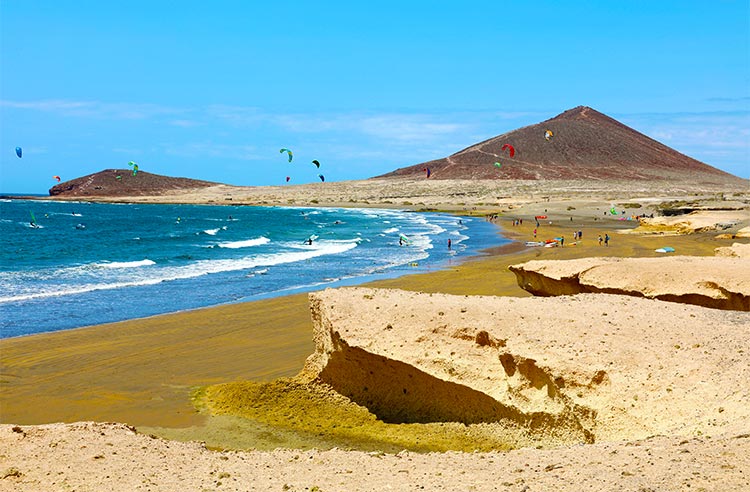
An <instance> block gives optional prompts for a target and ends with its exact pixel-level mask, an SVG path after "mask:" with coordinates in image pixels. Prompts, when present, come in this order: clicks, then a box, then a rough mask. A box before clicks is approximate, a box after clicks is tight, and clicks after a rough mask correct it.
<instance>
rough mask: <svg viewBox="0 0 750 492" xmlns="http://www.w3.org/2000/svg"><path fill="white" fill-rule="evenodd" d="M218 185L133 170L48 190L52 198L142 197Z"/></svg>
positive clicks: (109, 171)
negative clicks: (136, 172) (134, 173)
mask: <svg viewBox="0 0 750 492" xmlns="http://www.w3.org/2000/svg"><path fill="white" fill-rule="evenodd" d="M217 184H219V183H212V182H210V181H199V180H196V179H189V178H173V177H169V176H161V175H159V174H151V173H147V172H144V171H138V174H136V175H135V176H134V175H133V170H132V169H105V170H104V171H100V172H98V173H94V174H89V175H88V176H82V177H80V178H76V179H72V180H70V181H65V182H64V183H60V184H58V185H55V186H53V187H52V188H50V190H49V194H50V195H51V196H115V197H116V196H142V195H160V194H163V193H166V192H169V191H179V190H182V191H184V190H190V189H195V188H205V187H208V186H214V185H217Z"/></svg>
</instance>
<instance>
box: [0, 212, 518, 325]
mask: <svg viewBox="0 0 750 492" xmlns="http://www.w3.org/2000/svg"><path fill="white" fill-rule="evenodd" d="M32 222H33V223H34V225H35V226H36V227H35V226H34V225H32ZM0 237H2V247H1V248H0V338H7V337H14V336H20V335H28V334H33V333H41V332H50V331H57V330H65V329H70V328H76V327H81V326H88V325H94V324H100V323H107V322H112V321H121V320H128V319H135V318H142V317H146V316H152V315H157V314H163V313H170V312H177V311H183V310H187V309H194V308H200V307H207V306H215V305H220V304H226V303H235V302H243V301H250V300H255V299H262V298H266V297H271V296H278V295H285V294H291V293H296V292H304V291H311V290H317V289H323V288H326V287H334V286H342V285H354V284H359V283H362V282H365V281H370V280H375V279H378V278H385V277H393V276H398V275H403V274H408V273H415V272H424V271H428V270H434V269H440V268H445V267H446V266H448V265H450V264H451V263H452V262H455V261H458V260H459V259H461V258H466V257H468V256H471V255H477V254H480V251H481V250H482V249H486V248H488V247H491V246H497V245H499V244H502V243H503V242H506V241H507V240H505V239H503V238H502V237H501V236H499V234H498V231H497V228H496V227H495V226H494V225H492V224H491V223H488V222H486V221H484V220H482V219H481V218H480V219H477V218H468V217H457V216H454V215H449V214H441V213H417V212H410V211H404V210H391V209H356V208H297V207H294V208H293V207H254V206H226V205H221V206H219V205H216V206H212V205H151V204H143V205H142V204H100V203H88V202H54V201H33V200H2V201H0ZM449 239H450V240H451V248H450V250H449V249H448V240H449Z"/></svg>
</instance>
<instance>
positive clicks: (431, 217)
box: [0, 202, 511, 339]
mask: <svg viewBox="0 0 750 492" xmlns="http://www.w3.org/2000/svg"><path fill="white" fill-rule="evenodd" d="M92 203H96V202H92ZM131 205H136V206H137V205H139V204H138V203H132V204H131ZM185 205H187V206H189V207H195V206H196V205H197V206H211V205H210V204H185ZM264 207H265V206H264ZM278 208H279V209H281V208H287V209H298V208H299V209H304V210H329V211H330V210H345V209H346V208H349V209H352V210H358V209H359V207H345V208H342V207H322V206H316V205H309V206H306V207H299V206H289V207H278ZM375 210H377V209H375ZM382 210H383V212H385V211H387V210H389V209H387V208H383V209H382ZM392 211H393V210H392ZM396 212H397V213H399V214H402V215H404V216H408V215H414V216H419V217H423V218H422V219H418V220H422V221H425V220H426V221H430V222H432V221H441V222H444V223H451V224H452V223H453V222H451V221H453V220H454V219H452V218H451V217H453V218H459V217H469V215H464V214H457V213H455V212H418V211H415V210H410V209H407V208H399V209H398V210H397V211H396ZM367 213H369V212H367ZM471 217H472V219H473V220H472V222H473V225H470V226H468V228H469V229H468V231H467V232H466V233H467V234H469V239H468V241H466V242H464V243H463V244H462V245H461V246H460V247H455V244H456V243H455V241H456V239H455V238H454V251H453V252H451V251H448V250H445V246H444V244H443V243H440V242H439V241H437V240H436V239H433V240H432V247H431V248H432V249H430V250H428V251H427V253H429V257H427V258H424V259H421V260H419V261H418V263H417V261H414V262H413V263H403V264H399V265H391V264H389V265H386V266H384V267H383V268H382V269H378V270H374V269H370V271H367V270H366V269H360V270H361V271H360V270H351V271H350V273H346V274H341V275H331V278H328V279H322V277H321V279H320V281H318V280H316V279H306V281H294V280H292V281H291V282H289V285H283V284H281V285H275V286H273V290H270V287H268V289H269V290H267V291H265V292H263V291H262V290H261V289H256V290H257V291H259V292H252V293H247V294H246V295H243V296H242V297H240V296H234V297H231V296H225V298H224V299H219V298H214V299H210V300H209V299H206V298H196V302H193V303H190V304H193V306H186V307H183V306H182V305H179V303H175V305H166V304H165V305H164V309H169V308H172V309H174V310H171V311H167V312H158V311H157V310H156V309H153V310H142V312H143V313H144V314H143V315H142V316H138V315H137V313H127V314H133V315H134V317H129V318H126V319H124V318H123V319H118V316H106V317H103V316H96V317H89V318H88V319H80V321H88V323H86V324H80V325H78V326H70V327H66V326H65V325H64V324H62V325H61V326H63V327H59V326H58V325H56V324H51V325H48V327H47V328H46V329H45V330H44V331H34V330H40V326H39V323H38V321H37V320H34V319H30V321H29V322H28V323H27V324H26V325H24V327H26V331H29V332H28V333H22V334H18V335H13V336H5V337H2V338H0V339H10V338H19V337H27V336H33V335H41V334H49V333H54V332H57V331H67V330H78V329H84V328H89V327H93V326H99V325H103V324H111V323H117V322H128V321H136V320H143V319H149V318H153V317H158V316H163V315H170V314H178V313H184V312H190V311H194V310H198V309H204V308H212V307H219V306H226V305H233V304H241V303H246V302H255V301H260V300H265V299H272V298H277V297H285V296H292V295H295V294H301V293H307V292H313V291H317V290H322V289H325V288H337V287H346V286H355V285H362V284H367V283H370V282H377V281H380V280H389V279H394V278H398V277H401V276H405V275H412V274H417V273H423V272H431V271H438V270H440V269H444V268H450V267H451V266H452V265H456V264H460V263H462V262H464V261H468V260H470V259H471V258H473V257H475V256H483V255H486V254H487V253H486V252H487V251H489V250H492V249H493V248H495V247H497V245H498V244H501V245H502V244H503V243H507V242H509V241H511V239H509V238H506V237H503V235H502V232H501V231H500V229H499V228H498V227H497V226H496V225H495V224H491V223H489V224H488V223H487V221H486V220H484V221H483V220H482V218H481V217H476V216H471ZM482 222H484V223H482ZM446 227H448V226H446ZM459 227H460V226H459ZM464 228H465V229H466V227H464ZM498 238H502V239H500V240H498ZM464 241H465V238H464ZM368 242H369V240H368ZM459 242H461V241H459ZM441 245H442V246H443V248H442V249H440V246H441ZM449 249H450V248H449ZM435 252H437V254H435ZM200 299H204V300H203V301H201V300H200ZM206 301H208V302H211V301H213V302H215V303H214V304H204V305H200V304H202V303H204V302H206ZM14 302H15V301H14ZM20 331H21V330H20V329H19V330H13V329H8V331H7V332H6V334H11V333H14V332H15V333H18V332H20Z"/></svg>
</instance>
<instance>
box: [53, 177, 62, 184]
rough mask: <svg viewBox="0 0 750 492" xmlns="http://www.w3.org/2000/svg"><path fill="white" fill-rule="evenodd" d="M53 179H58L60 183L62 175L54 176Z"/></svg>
mask: <svg viewBox="0 0 750 492" xmlns="http://www.w3.org/2000/svg"><path fill="white" fill-rule="evenodd" d="M52 179H56V180H57V182H58V183H59V182H60V176H52Z"/></svg>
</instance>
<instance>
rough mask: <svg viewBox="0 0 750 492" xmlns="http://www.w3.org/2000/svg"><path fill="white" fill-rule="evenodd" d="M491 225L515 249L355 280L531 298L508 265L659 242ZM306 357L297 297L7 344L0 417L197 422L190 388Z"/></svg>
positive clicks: (305, 320) (704, 248)
mask: <svg viewBox="0 0 750 492" xmlns="http://www.w3.org/2000/svg"><path fill="white" fill-rule="evenodd" d="M563 224H564V225H562V226H560V225H555V226H545V229H544V230H545V234H548V235H557V234H568V235H569V237H570V234H572V229H571V228H570V226H568V225H567V224H565V223H564V222H563ZM592 224H593V222H592ZM497 225H498V233H499V234H501V235H502V236H503V237H506V238H508V239H510V240H512V241H514V242H511V243H509V244H508V245H505V246H501V247H500V249H498V250H496V251H491V252H489V253H488V254H484V255H479V256H474V257H471V258H466V259H465V260H464V261H462V262H460V263H458V264H453V265H448V266H447V267H445V268H442V269H441V270H437V271H430V272H425V273H413V274H408V275H404V276H400V277H397V278H393V279H382V280H378V281H374V282H368V283H365V284H361V285H362V286H372V287H383V288H399V289H404V290H414V291H423V292H441V293H446V294H462V295H500V296H516V297H525V296H530V295H531V294H529V293H528V292H526V291H525V290H522V289H521V288H520V287H519V286H518V284H517V282H516V278H515V275H514V274H513V273H511V272H510V271H508V269H507V267H508V266H509V265H510V264H514V263H519V262H523V261H527V260H531V259H537V258H544V259H566V258H577V257H581V256H602V255H613V256H615V255H617V256H620V255H622V256H644V255H645V256H648V255H654V256H656V255H657V254H656V253H653V250H654V249H655V248H657V247H660V246H661V245H662V244H663V238H660V237H649V236H636V235H619V234H614V233H613V234H612V235H613V236H614V237H613V242H612V244H611V246H610V247H608V248H604V247H600V246H598V245H596V242H595V240H594V239H593V237H592V236H593V235H595V234H597V232H596V231H597V229H594V228H593V227H594V226H593V225H591V226H590V227H588V228H584V230H585V231H586V233H585V234H586V236H585V237H584V239H583V241H582V243H583V244H582V245H581V246H576V247H564V248H527V247H525V246H523V244H522V243H521V242H520V241H522V240H523V238H524V236H527V235H529V234H530V232H531V229H532V228H533V227H532V226H531V225H523V226H521V227H519V228H512V229H511V228H508V227H506V226H505V222H502V221H501V222H500V223H498V224H497ZM574 225H577V224H576V222H574ZM574 228H576V227H574ZM598 230H601V231H603V230H604V229H598ZM607 230H609V231H610V232H611V231H612V229H609V228H608V229H607ZM728 243H730V241H719V240H715V239H714V238H713V236H712V235H707V234H703V235H693V236H692V237H687V236H683V237H674V238H670V244H673V245H675V247H676V248H677V249H678V251H680V252H682V253H684V254H698V255H713V249H714V248H715V247H716V246H720V245H726V244H728ZM492 253H495V254H492ZM487 272H493V274H492V275H487ZM312 351H313V343H312V329H311V321H310V316H309V309H308V305H307V295H306V294H305V293H301V294H293V295H290V296H280V297H275V298H271V299H263V300H257V301H250V302H245V303H237V304H226V305H221V306H216V307H209V308H200V309H196V310H190V311H186V312H180V313H172V314H165V315H158V316H154V317H149V318H141V319H136V320H129V321H121V322H116V323H108V324H103V325H93V326H89V327H82V328H77V329H72V330H64V331H59V332H51V333H43V334H37V335H31V336H23V337H14V338H10V339H3V340H0V352H2V354H3V355H2V359H1V362H2V366H3V367H2V374H4V375H5V376H4V380H3V391H2V392H1V393H0V406H2V407H3V409H4V411H3V416H2V422H3V423H14V424H41V423H49V422H56V421H67V422H73V421H79V420H100V421H101V420H104V421H120V422H124V423H128V424H131V425H136V426H138V425H145V426H152V427H181V426H188V425H194V424H196V423H198V422H200V421H202V420H203V417H202V416H200V415H198V414H197V412H196V410H195V409H194V408H193V407H192V405H191V402H190V398H189V395H190V392H191V391H192V388H195V387H198V386H205V385H210V384H215V383H218V382H226V381H233V380H237V379H248V380H254V381H269V380H271V379H275V378H279V377H292V376H294V375H295V374H296V373H297V372H298V371H299V370H300V369H301V368H302V367H303V364H304V361H305V359H306V357H307V356H308V355H310V353H312ZM92 383H93V384H92Z"/></svg>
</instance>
